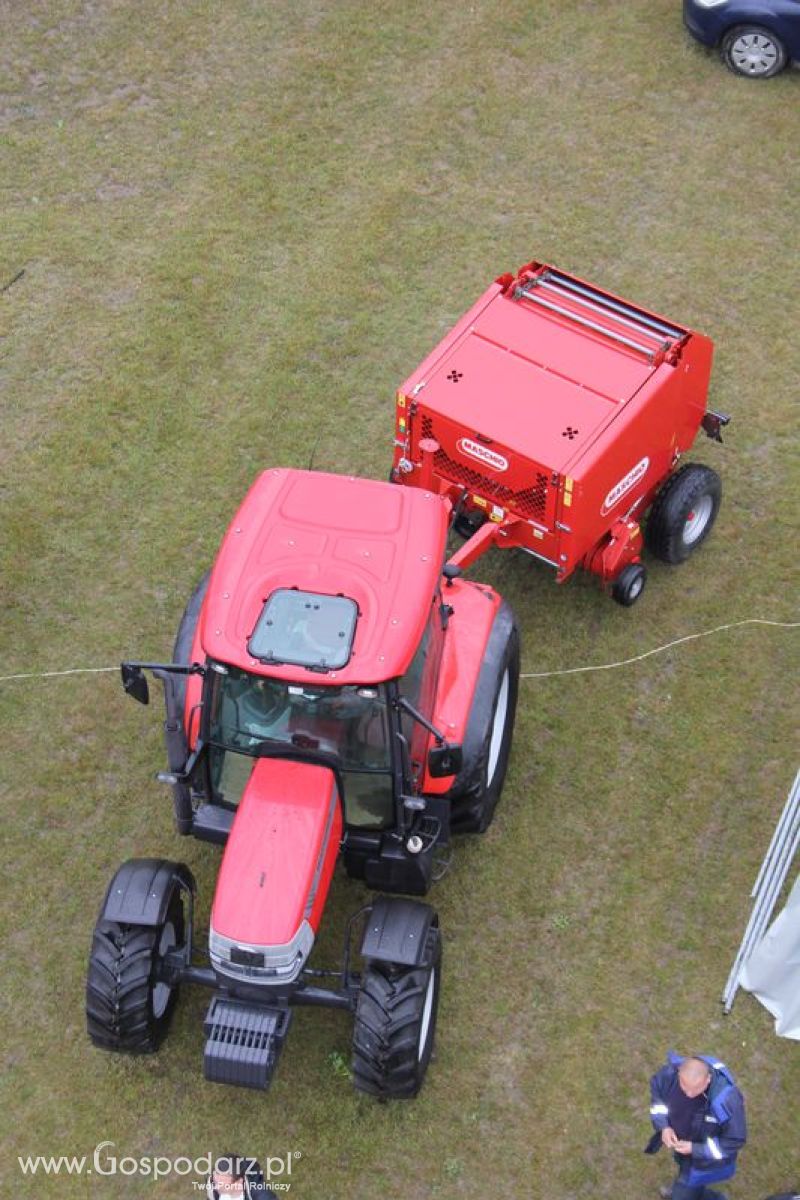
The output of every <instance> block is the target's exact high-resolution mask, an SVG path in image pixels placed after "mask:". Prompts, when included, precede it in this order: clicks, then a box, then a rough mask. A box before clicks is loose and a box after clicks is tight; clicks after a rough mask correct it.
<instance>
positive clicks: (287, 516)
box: [200, 469, 448, 685]
mask: <svg viewBox="0 0 800 1200" xmlns="http://www.w3.org/2000/svg"><path fill="white" fill-rule="evenodd" d="M447 525H448V506H447V504H446V502H445V501H444V500H443V499H442V498H441V497H440V496H437V495H434V494H432V493H429V492H424V491H419V490H418V489H416V488H403V487H397V486H395V485H394V484H389V483H379V482H376V481H375V480H370V479H358V478H355V477H353V476H343V475H329V474H323V473H322V472H316V471H295V470H289V469H278V470H269V471H264V473H263V474H262V475H260V476H259V477H258V479H257V480H256V481H255V483H254V484H253V486H252V487H251V489H250V491H249V492H248V493H247V495H246V496H245V499H244V501H243V503H242V505H241V507H240V509H239V511H238V512H237V514H236V516H235V517H234V519H233V521H232V522H231V525H230V527H229V529H228V531H227V533H226V534H225V537H224V539H223V542H222V546H221V547H220V551H219V555H218V557H217V561H216V563H215V565H214V570H213V572H212V574H211V579H210V582H209V587H208V594H207V598H206V602H205V605H204V609H203V617H202V621H201V630H200V634H201V641H202V646H203V649H204V651H205V653H206V654H207V655H208V657H209V658H211V659H214V660H216V661H218V662H222V663H226V664H229V665H231V666H236V667H240V668H243V669H245V670H248V671H252V672H253V673H254V674H258V675H269V676H272V677H273V678H279V679H280V678H283V679H287V680H295V681H296V680H298V679H301V678H305V677H306V675H307V673H308V678H309V680H314V681H316V682H318V683H330V684H333V685H341V684H347V683H364V684H368V683H380V682H382V681H384V680H386V679H393V678H395V677H396V676H399V675H402V674H403V673H404V671H405V670H406V668H407V667H408V665H409V663H410V661H411V658H412V657H413V654H414V651H415V650H416V648H417V646H418V644H419V641H420V638H421V637H422V632H423V629H424V627H425V622H426V621H427V619H428V615H429V613H430V609H431V604H432V602H433V597H434V593H435V590H436V586H437V583H438V581H439V577H440V575H441V569H442V564H443V561H444V554H445V544H446V540H447ZM329 642H330V643H331V644H330V645H329V644H328V643H329ZM320 647H322V649H320Z"/></svg>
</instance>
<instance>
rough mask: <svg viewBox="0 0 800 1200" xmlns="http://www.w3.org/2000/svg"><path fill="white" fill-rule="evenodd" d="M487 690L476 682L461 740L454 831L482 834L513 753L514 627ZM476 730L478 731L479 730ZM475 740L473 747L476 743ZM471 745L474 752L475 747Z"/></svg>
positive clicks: (516, 654)
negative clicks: (461, 754)
mask: <svg viewBox="0 0 800 1200" xmlns="http://www.w3.org/2000/svg"><path fill="white" fill-rule="evenodd" d="M484 670H487V672H488V673H489V678H488V679H487V680H486V684H488V686H486V687H485V688H482V687H481V683H482V681H481V680H479V681H478V688H477V689H476V694H475V698H474V699H473V710H474V711H473V712H472V713H471V714H470V720H469V725H468V727H467V735H466V737H465V740H464V770H463V771H462V776H461V777H460V778H457V779H456V781H455V783H454V785H453V789H452V793H451V808H450V828H451V829H452V831H453V833H485V831H486V830H487V829H488V828H489V826H490V825H491V823H492V819H493V817H494V812H495V809H496V808H497V802H498V800H499V799H500V793H501V792H502V790H503V783H504V782H505V778H506V771H507V770H508V760H509V757H510V755H511V737H512V734H513V732H514V717H515V715H516V711H517V692H518V690H519V633H518V632H517V627H516V625H512V626H511V628H510V630H509V632H508V637H507V641H506V643H505V646H504V647H502V649H501V650H500V653H499V655H498V658H497V660H496V661H495V663H494V664H491V663H487V664H486V665H485V667H484ZM478 725H479V726H480V729H477V726H478ZM476 742H477V745H475V746H474V744H475V743H476ZM473 746H474V748H473Z"/></svg>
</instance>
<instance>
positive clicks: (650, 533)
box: [645, 463, 722, 565]
mask: <svg viewBox="0 0 800 1200" xmlns="http://www.w3.org/2000/svg"><path fill="white" fill-rule="evenodd" d="M721 498H722V482H721V480H720V477H719V475H718V474H717V473H716V471H712V469H711V467H704V466H702V464H700V463H687V465H686V466H685V467H681V469H680V470H679V471H676V472H675V474H674V475H671V476H670V478H669V479H668V480H667V482H666V483H665V484H664V486H663V487H662V489H661V491H660V492H659V493H658V495H657V496H656V498H655V500H654V501H653V507H652V509H651V510H650V518H649V520H648V522H647V528H646V531H645V537H646V541H647V545H648V548H649V549H650V550H651V551H652V553H653V554H655V556H656V558H660V559H661V560H662V562H666V563H672V564H673V565H675V564H677V563H682V562H685V561H686V559H687V558H688V557H689V555H690V554H691V553H692V552H693V551H694V550H696V549H697V547H698V546H699V545H700V543H701V542H704V541H705V539H706V538H707V537H708V535H709V533H710V532H711V528H712V526H713V524H714V522H715V521H716V519H717V513H718V512H719V504H720V500H721Z"/></svg>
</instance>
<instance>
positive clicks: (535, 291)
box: [513, 268, 686, 365]
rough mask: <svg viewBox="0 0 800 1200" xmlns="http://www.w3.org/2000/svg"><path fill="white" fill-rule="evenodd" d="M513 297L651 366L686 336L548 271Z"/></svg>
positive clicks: (532, 280)
mask: <svg viewBox="0 0 800 1200" xmlns="http://www.w3.org/2000/svg"><path fill="white" fill-rule="evenodd" d="M513 297H514V299H515V300H527V301H528V302H529V303H532V304H535V305H537V306H538V307H539V308H544V309H547V310H548V311H549V312H552V313H555V314H556V315H557V316H559V317H563V318H565V319H567V320H569V321H571V322H573V323H574V324H576V325H580V326H581V327H582V328H583V329H589V330H591V331H592V332H594V333H599V334H601V335H602V336H603V337H606V338H608V339H609V340H611V341H612V342H616V343H617V344H618V345H620V346H626V347H627V348H628V349H629V350H634V351H636V352H637V353H638V354H643V355H644V356H645V357H646V358H647V360H648V362H650V363H652V364H654V365H655V364H656V363H657V362H660V361H661V360H662V359H663V357H664V355H665V354H666V353H667V352H668V351H669V350H671V349H673V347H675V346H677V344H678V343H679V342H680V341H681V340H682V339H683V338H684V337H685V336H686V331H685V330H683V329H679V328H678V327H677V326H674V325H668V324H667V323H666V322H665V321H661V320H659V319H658V318H656V317H653V316H651V315H650V314H649V313H645V312H643V311H642V310H641V309H638V308H635V307H634V306H633V305H631V304H626V303H623V302H622V301H620V300H617V299H614V298H612V297H611V296H607V295H606V294H605V293H604V292H600V291H598V290H597V289H596V288H592V287H589V286H588V285H587V284H584V283H579V282H578V281H577V280H575V279H571V278H570V277H569V276H568V275H562V274H561V273H560V272H558V271H553V270H552V269H550V268H547V269H545V270H544V271H542V272H541V273H540V274H538V275H533V276H531V277H530V278H529V279H527V280H525V281H524V282H522V283H520V284H518V285H517V287H515V288H514V292H513Z"/></svg>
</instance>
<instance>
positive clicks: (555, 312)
mask: <svg viewBox="0 0 800 1200" xmlns="http://www.w3.org/2000/svg"><path fill="white" fill-rule="evenodd" d="M712 351H713V347H712V344H711V342H710V340H709V339H708V338H706V337H703V336H702V335H701V334H699V333H693V332H691V331H690V330H689V329H686V328H684V327H683V326H680V325H676V324H675V323H674V322H673V321H666V320H664V319H663V318H662V317H658V316H656V315H655V314H653V313H651V312H647V311H646V310H644V309H642V308H639V307H636V306H634V305H632V304H629V303H628V302H627V301H624V300H621V299H620V298H619V297H617V296H613V295H611V294H610V293H609V292H604V291H600V290H599V289H598V288H596V287H593V286H592V285H590V284H587V283H585V282H583V281H582V280H580V279H577V278H576V277H574V276H571V275H568V274H566V272H563V271H558V270H556V269H555V268H553V267H550V266H547V265H545V264H542V263H538V262H531V263H527V264H526V265H525V266H524V267H522V268H520V270H519V271H518V272H517V274H516V275H502V276H500V278H499V279H497V280H496V281H495V282H494V283H493V284H492V285H491V287H489V288H488V290H487V291H486V292H485V293H484V294H483V295H482V296H481V297H480V299H479V300H478V301H477V302H476V303H475V304H474V305H473V307H472V308H471V309H470V310H469V312H467V313H466V314H465V315H464V316H463V317H462V318H461V320H460V321H459V322H458V324H457V325H456V326H455V327H454V328H453V329H452V330H451V331H450V333H449V334H447V336H446V337H445V338H444V339H443V340H442V342H441V343H440V344H439V345H438V346H437V347H436V348H435V349H434V350H433V351H432V352H431V354H429V355H428V357H427V358H426V359H425V361H424V362H423V363H422V364H421V365H420V366H419V367H418V368H417V369H416V371H414V372H413V374H412V375H410V376H409V378H408V379H407V380H406V381H405V383H404V384H403V385H402V387H401V388H400V390H399V392H398V394H397V412H396V426H395V453H394V467H393V471H392V478H393V479H394V480H395V481H396V482H397V483H403V484H411V485H414V486H417V487H421V488H424V489H425V490H427V491H435V492H437V493H438V494H440V495H443V496H446V497H448V498H449V499H450V501H451V503H452V504H453V509H454V524H455V527H456V529H457V531H458V532H459V533H461V534H462V535H463V536H464V537H466V538H467V539H468V540H467V542H466V544H465V545H464V546H463V547H462V548H461V549H460V550H459V551H458V552H457V553H456V554H455V555H454V556H453V559H452V560H451V561H452V562H453V563H455V564H459V565H461V566H462V567H466V566H468V565H469V564H470V563H472V562H474V561H475V559H476V558H478V556H479V555H481V554H482V553H484V552H485V551H486V550H487V549H488V548H489V547H490V546H492V545H496V546H501V547H502V546H505V547H517V548H519V549H521V550H525V551H527V552H528V553H529V554H532V555H533V556H534V557H535V558H538V559H541V560H542V561H543V562H545V563H547V564H548V565H549V566H551V567H554V568H555V571H556V579H557V581H558V582H559V583H560V582H563V580H565V579H567V578H568V577H569V576H570V575H571V574H572V572H573V571H574V570H575V569H576V568H577V567H583V568H584V569H585V570H588V571H591V572H593V573H594V574H595V575H599V576H600V579H601V580H602V581H603V583H604V584H605V585H607V586H609V587H610V589H611V594H612V596H613V597H614V599H615V600H617V601H619V603H620V604H623V605H631V604H633V603H634V602H635V601H636V600H637V599H638V598H639V596H640V595H641V593H642V589H643V587H644V583H645V578H646V572H645V568H644V566H643V564H642V562H641V553H642V549H643V545H644V544H645V543H646V544H647V546H648V549H649V550H650V551H651V552H652V553H653V554H654V555H655V556H656V557H658V558H661V559H662V560H663V561H665V562H668V563H680V562H683V561H684V560H685V559H687V558H688V557H689V555H690V554H691V553H692V552H693V551H694V550H696V549H697V547H698V546H699V545H700V544H701V542H703V541H704V539H705V538H706V537H707V536H708V534H709V533H710V531H711V527H712V525H713V524H714V521H715V519H716V516H717V510H718V508H719V502H720V497H721V492H722V489H721V484H720V480H719V477H718V475H717V474H716V472H715V471H713V470H711V468H710V467H706V466H702V465H701V464H699V463H689V464H686V465H684V466H679V465H678V464H679V461H680V459H681V456H682V455H683V454H684V453H685V452H686V451H687V450H688V449H689V448H690V447H691V445H692V443H693V442H694V439H695V437H696V435H697V433H698V432H699V430H700V429H701V428H702V429H704V430H705V432H706V433H707V434H708V436H709V437H711V438H714V439H715V440H717V441H721V440H722V438H721V434H720V430H721V428H722V427H723V426H724V425H726V424H727V423H728V420H729V418H728V417H726V416H723V415H722V414H720V413H715V412H707V411H706V396H707V392H708V381H709V375H710V373H711V357H712ZM648 510H649V517H648V520H647V525H646V529H645V531H644V534H643V532H642V520H643V518H644V516H645V514H646V513H648Z"/></svg>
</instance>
